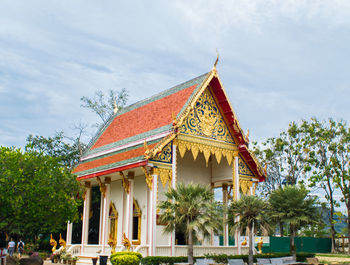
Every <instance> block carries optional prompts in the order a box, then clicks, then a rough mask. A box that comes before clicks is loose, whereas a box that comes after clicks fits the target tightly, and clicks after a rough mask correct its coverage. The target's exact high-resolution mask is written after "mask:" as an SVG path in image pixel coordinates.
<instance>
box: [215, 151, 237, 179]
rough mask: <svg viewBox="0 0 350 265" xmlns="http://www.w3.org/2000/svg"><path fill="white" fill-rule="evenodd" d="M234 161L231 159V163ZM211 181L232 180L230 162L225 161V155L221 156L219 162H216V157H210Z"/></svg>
mask: <svg viewBox="0 0 350 265" xmlns="http://www.w3.org/2000/svg"><path fill="white" fill-rule="evenodd" d="M233 162H234V161H232V163H233ZM212 170H213V171H212V174H213V177H212V181H213V182H217V181H232V164H231V166H230V165H229V164H228V163H227V159H226V157H222V158H221V161H220V164H218V162H217V160H216V157H215V156H213V157H212Z"/></svg>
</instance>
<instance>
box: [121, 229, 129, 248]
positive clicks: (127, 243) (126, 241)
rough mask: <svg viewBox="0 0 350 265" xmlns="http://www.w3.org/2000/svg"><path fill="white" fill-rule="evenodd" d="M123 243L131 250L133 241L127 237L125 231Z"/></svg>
mask: <svg viewBox="0 0 350 265" xmlns="http://www.w3.org/2000/svg"><path fill="white" fill-rule="evenodd" d="M122 244H123V246H124V247H125V248H126V249H127V250H128V251H130V250H131V242H130V240H129V238H127V237H126V235H125V233H123V240H122Z"/></svg>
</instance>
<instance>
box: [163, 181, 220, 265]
mask: <svg viewBox="0 0 350 265" xmlns="http://www.w3.org/2000/svg"><path fill="white" fill-rule="evenodd" d="M165 196H166V198H167V199H166V200H165V201H162V202H161V203H160V205H159V208H160V209H161V211H162V214H161V217H160V220H161V222H162V223H165V224H166V225H165V226H164V231H165V232H167V233H171V232H173V231H174V230H175V227H177V226H183V227H184V228H185V233H186V237H187V244H188V263H190V264H193V243H194V241H195V240H199V237H200V236H203V237H208V236H209V235H210V232H211V231H212V229H214V230H217V229H218V228H219V227H220V226H221V221H220V219H221V218H220V214H219V211H218V204H217V203H215V202H214V195H213V193H212V191H211V190H210V189H209V188H207V187H203V186H200V185H198V184H187V185H185V184H184V183H178V184H177V185H176V188H175V189H173V188H172V189H170V190H169V191H168V192H167V193H165Z"/></svg>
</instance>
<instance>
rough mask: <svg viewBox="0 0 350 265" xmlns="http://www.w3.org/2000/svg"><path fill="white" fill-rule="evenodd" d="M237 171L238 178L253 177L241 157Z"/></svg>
mask: <svg viewBox="0 0 350 265" xmlns="http://www.w3.org/2000/svg"><path fill="white" fill-rule="evenodd" d="M238 171H239V175H240V176H248V177H255V176H254V174H253V173H252V171H251V170H250V169H249V167H248V165H247V164H246V163H245V162H244V161H243V159H242V158H241V157H239V160H238Z"/></svg>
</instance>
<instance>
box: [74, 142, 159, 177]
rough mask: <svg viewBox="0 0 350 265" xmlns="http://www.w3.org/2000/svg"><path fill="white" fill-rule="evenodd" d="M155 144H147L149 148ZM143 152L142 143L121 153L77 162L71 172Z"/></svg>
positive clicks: (141, 154) (142, 153) (139, 154)
mask: <svg viewBox="0 0 350 265" xmlns="http://www.w3.org/2000/svg"><path fill="white" fill-rule="evenodd" d="M155 145H156V143H154V144H151V145H149V146H148V147H149V148H152V147H154V146H155ZM144 153H145V148H144V146H143V145H142V147H139V148H136V149H132V150H129V151H125V152H122V153H118V154H115V155H111V156H107V157H103V158H100V159H95V160H92V161H89V162H83V163H81V164H79V165H78V166H77V167H76V168H75V169H74V170H73V173H77V172H80V171H86V170H89V169H92V168H97V167H100V166H104V165H108V164H112V163H115V162H117V161H123V160H128V159H130V158H134V157H138V156H143V155H144Z"/></svg>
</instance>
